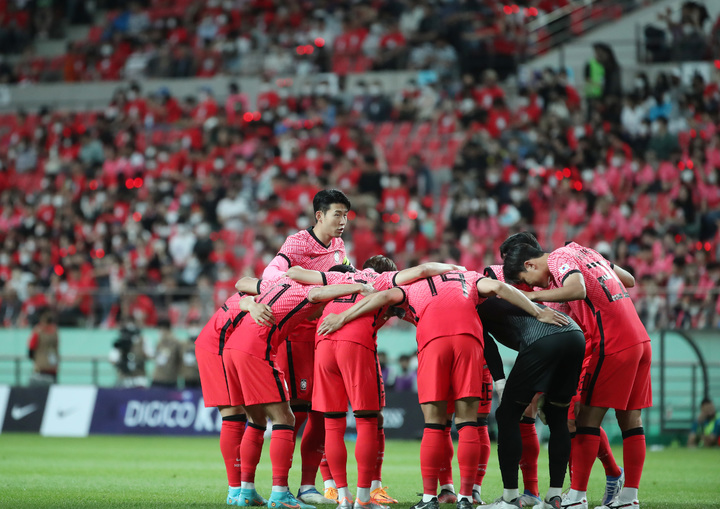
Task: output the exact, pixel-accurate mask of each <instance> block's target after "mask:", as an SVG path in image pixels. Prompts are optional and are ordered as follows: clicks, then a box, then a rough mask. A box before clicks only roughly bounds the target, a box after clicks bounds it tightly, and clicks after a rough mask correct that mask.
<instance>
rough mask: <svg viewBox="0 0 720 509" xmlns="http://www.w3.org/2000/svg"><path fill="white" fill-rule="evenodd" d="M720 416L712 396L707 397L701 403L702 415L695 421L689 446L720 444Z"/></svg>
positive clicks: (689, 438) (713, 445) (689, 436)
mask: <svg viewBox="0 0 720 509" xmlns="http://www.w3.org/2000/svg"><path fill="white" fill-rule="evenodd" d="M718 438H720V416H718V414H717V411H716V410H715V405H714V404H713V402H712V400H711V399H710V398H705V399H703V400H702V402H701V403H700V415H698V418H697V419H696V420H695V421H694V422H693V425H692V429H691V431H690V435H688V441H687V445H688V447H698V446H699V447H716V446H718V445H720V442H719V441H718Z"/></svg>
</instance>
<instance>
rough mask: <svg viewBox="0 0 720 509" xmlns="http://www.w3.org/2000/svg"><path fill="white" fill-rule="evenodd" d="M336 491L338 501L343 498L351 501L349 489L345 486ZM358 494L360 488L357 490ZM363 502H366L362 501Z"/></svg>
mask: <svg viewBox="0 0 720 509" xmlns="http://www.w3.org/2000/svg"><path fill="white" fill-rule="evenodd" d="M337 490H338V500H342V499H343V498H347V499H348V500H352V493H350V488H348V487H347V486H345V487H344V488H338V489H337ZM358 493H360V488H358ZM363 502H366V500H363Z"/></svg>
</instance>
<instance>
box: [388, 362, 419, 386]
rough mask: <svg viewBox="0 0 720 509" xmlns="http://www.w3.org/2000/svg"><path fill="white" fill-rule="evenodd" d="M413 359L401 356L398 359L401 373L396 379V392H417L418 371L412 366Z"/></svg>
mask: <svg viewBox="0 0 720 509" xmlns="http://www.w3.org/2000/svg"><path fill="white" fill-rule="evenodd" d="M410 361H411V357H410V356H409V355H401V356H400V357H399V358H398V365H399V368H400V372H399V373H398V374H397V376H396V377H395V387H394V390H395V391H397V392H408V391H417V369H415V368H412V366H411V362H410Z"/></svg>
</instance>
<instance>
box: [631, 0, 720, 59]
mask: <svg viewBox="0 0 720 509" xmlns="http://www.w3.org/2000/svg"><path fill="white" fill-rule="evenodd" d="M657 20H658V24H649V25H647V26H646V27H645V50H646V52H647V56H648V61H651V62H669V61H673V62H683V61H696V60H710V59H712V58H716V57H717V55H720V15H718V17H717V18H716V19H715V20H713V19H712V18H711V16H710V13H709V12H708V10H707V7H706V6H705V4H704V2H697V1H694V0H689V1H686V2H683V4H682V6H681V8H680V9H679V10H678V12H677V13H674V12H673V10H672V8H670V7H668V8H667V9H666V10H665V11H663V12H660V13H658V16H657Z"/></svg>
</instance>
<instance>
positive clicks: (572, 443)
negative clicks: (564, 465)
mask: <svg viewBox="0 0 720 509" xmlns="http://www.w3.org/2000/svg"><path fill="white" fill-rule="evenodd" d="M574 448H575V432H574V431H573V432H571V433H570V458H569V459H568V477H570V483H571V484H572V478H573V475H572V474H573V462H572V452H573V449H574Z"/></svg>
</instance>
